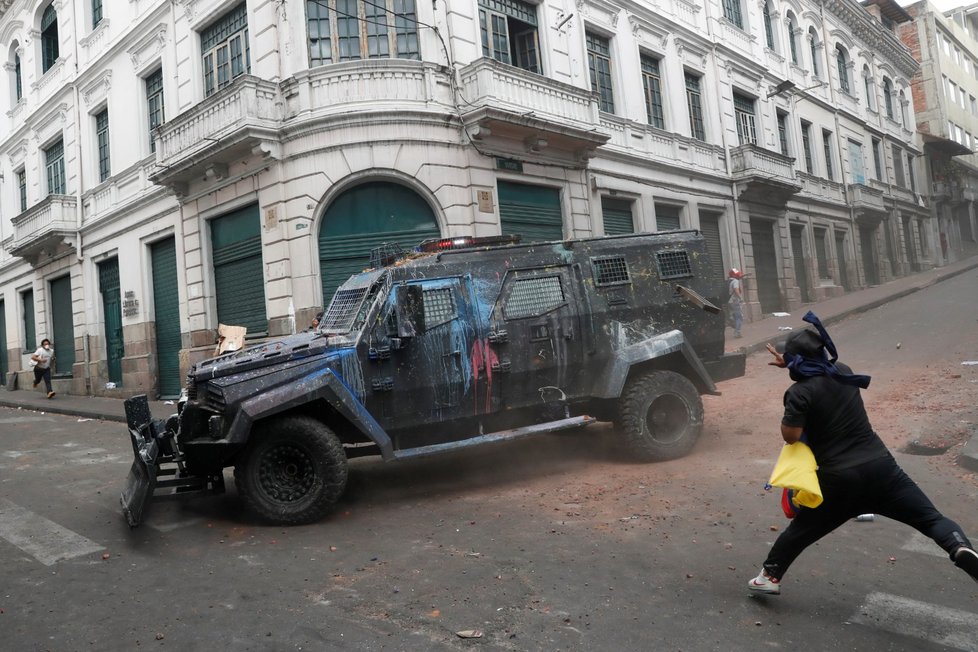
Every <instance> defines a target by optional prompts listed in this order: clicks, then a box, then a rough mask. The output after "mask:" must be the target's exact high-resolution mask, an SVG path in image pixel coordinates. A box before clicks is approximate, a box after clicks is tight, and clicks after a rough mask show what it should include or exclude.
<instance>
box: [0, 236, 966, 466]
mask: <svg viewBox="0 0 978 652" xmlns="http://www.w3.org/2000/svg"><path fill="white" fill-rule="evenodd" d="M976 267H978V256H972V257H970V258H966V259H964V260H959V261H957V262H955V263H952V264H950V265H947V266H945V267H941V268H938V269H931V270H928V271H926V272H920V273H918V274H914V275H912V276H906V277H903V278H898V279H895V280H893V281H890V282H889V283H885V284H883V285H877V286H875V287H870V288H866V289H865V290H858V291H855V292H850V293H848V294H845V295H843V296H841V297H835V298H833V299H826V300H825V301H819V302H817V303H811V304H806V305H804V306H802V307H801V308H799V309H798V310H796V311H795V312H793V313H792V314H791V316H790V317H768V318H766V319H761V320H759V321H755V322H751V323H745V324H744V325H743V328H742V329H741V333H742V334H743V338H742V339H733V337H732V335H733V331H732V330H731V329H729V328H728V329H727V350H728V351H737V350H742V351H745V352H746V353H748V354H749V353H754V352H755V351H760V350H763V349H764V346H765V345H766V344H768V343H769V342H770V343H774V342H775V341H777V340H778V339H781V338H783V337H785V335H786V333H785V332H784V331H779V330H778V327H779V326H791V327H792V328H799V327H801V325H802V322H801V318H802V316H803V315H804V314H805V312H807V311H808V310H813V311H815V313H816V314H817V315H818V317H819V319H821V320H822V323H823V324H825V325H826V326H828V325H830V324H832V323H833V322H837V321H839V320H841V319H845V318H846V317H848V316H849V315H853V314H857V313H860V312H864V311H866V310H871V309H872V308H876V307H877V306H881V305H883V304H884V303H887V302H888V301H893V300H894V299H899V298H900V297H904V296H907V295H908V294H912V293H914V292H917V291H918V290H922V289H924V288H927V287H930V286H931V285H934V284H935V283H939V282H941V281H943V280H944V279H947V278H951V277H953V276H957V275H958V274H962V273H964V272H967V271H969V270H971V269H974V268H976ZM0 406H4V407H13V408H23V409H25V410H37V411H41V412H55V413H58V414H68V415H72V416H77V417H81V418H87V419H102V420H104V421H119V422H122V423H125V421H126V415H125V409H124V407H123V402H122V401H121V400H120V399H115V398H101V397H97V396H71V395H58V396H55V397H54V398H53V399H50V400H49V399H47V398H46V397H45V395H44V393H43V392H41V391H34V390H23V389H21V390H13V391H5V390H3V389H0ZM149 406H150V410H151V411H152V414H153V417H154V418H156V419H162V418H165V417H168V416H169V415H171V414H173V413H174V412H176V404H175V402H173V401H150V402H149ZM961 463H962V464H963V465H965V466H968V467H969V468H971V469H972V470H974V471H978V438H975V439H974V440H972V441H971V442H969V443H968V444H967V445H965V447H964V450H963V451H962V457H961Z"/></svg>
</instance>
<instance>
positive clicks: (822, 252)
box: [813, 228, 832, 279]
mask: <svg viewBox="0 0 978 652" xmlns="http://www.w3.org/2000/svg"><path fill="white" fill-rule="evenodd" d="M813 233H814V235H815V261H816V263H817V265H818V277H819V278H824V279H828V278H832V277H831V275H830V274H829V257H828V254H827V249H826V247H825V238H826V236H827V232H826V230H825V229H818V228H816V229H814V231H813Z"/></svg>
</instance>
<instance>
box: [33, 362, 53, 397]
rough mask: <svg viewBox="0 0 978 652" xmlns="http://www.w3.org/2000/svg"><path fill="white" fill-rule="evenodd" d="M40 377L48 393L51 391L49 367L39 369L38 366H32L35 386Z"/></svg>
mask: <svg viewBox="0 0 978 652" xmlns="http://www.w3.org/2000/svg"><path fill="white" fill-rule="evenodd" d="M41 379H44V386H45V387H47V388H48V393H50V392H51V367H48V368H47V369H41V368H40V367H34V385H35V386H36V385H37V384H38V383H39V382H41Z"/></svg>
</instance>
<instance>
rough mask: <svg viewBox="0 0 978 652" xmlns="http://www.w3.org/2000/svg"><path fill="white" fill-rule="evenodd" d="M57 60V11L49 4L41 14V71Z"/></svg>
mask: <svg viewBox="0 0 978 652" xmlns="http://www.w3.org/2000/svg"><path fill="white" fill-rule="evenodd" d="M57 60H58V12H57V11H55V9H54V4H53V3H52V4H49V5H48V6H47V8H46V9H45V10H44V13H43V14H42V15H41V73H42V74H43V73H46V72H47V71H48V70H50V69H51V66H53V65H54V64H55V62H56V61H57Z"/></svg>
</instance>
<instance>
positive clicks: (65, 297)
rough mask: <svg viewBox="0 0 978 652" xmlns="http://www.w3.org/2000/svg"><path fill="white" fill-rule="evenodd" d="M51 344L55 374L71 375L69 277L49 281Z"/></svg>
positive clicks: (72, 323)
mask: <svg viewBox="0 0 978 652" xmlns="http://www.w3.org/2000/svg"><path fill="white" fill-rule="evenodd" d="M51 322H52V324H51V339H52V340H53V341H52V342H51V345H52V346H53V347H54V356H55V357H54V361H55V365H54V366H55V369H54V372H53V373H54V375H55V376H68V377H70V376H71V367H72V365H74V364H75V321H74V314H73V312H72V310H71V277H70V276H62V277H61V278H59V279H57V280H54V281H51Z"/></svg>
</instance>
